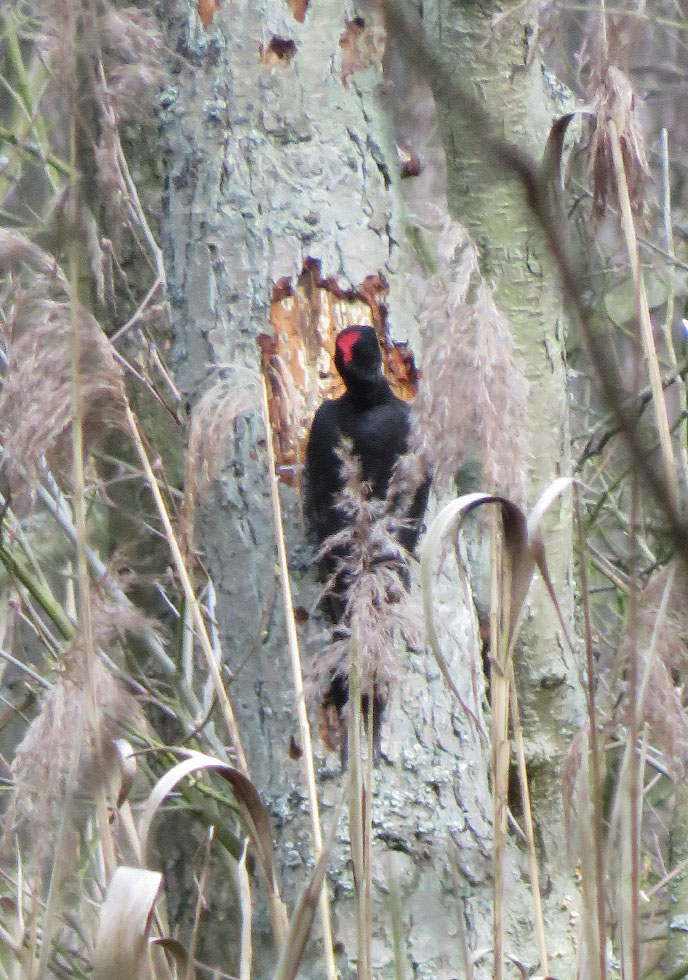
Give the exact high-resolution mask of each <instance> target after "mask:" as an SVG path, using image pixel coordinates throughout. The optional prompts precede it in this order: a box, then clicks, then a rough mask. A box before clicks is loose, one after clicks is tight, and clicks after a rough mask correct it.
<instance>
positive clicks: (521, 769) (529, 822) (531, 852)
mask: <svg viewBox="0 0 688 980" xmlns="http://www.w3.org/2000/svg"><path fill="white" fill-rule="evenodd" d="M510 674H511V676H510V678H509V686H510V691H509V694H510V697H511V725H512V727H513V732H514V741H515V743H516V762H517V764H518V778H519V784H520V787H521V804H522V807H523V818H524V820H525V835H526V841H527V843H528V873H529V875H530V889H531V892H532V896H533V913H534V919H535V938H536V940H537V947H538V955H539V957H540V970H541V972H542V974H543V976H549V957H548V956H547V942H546V939H545V917H544V914H543V911H542V895H541V893H540V869H539V867H538V859H537V852H536V850H535V828H534V827H533V814H532V810H531V806H530V790H529V788H528V771H527V768H526V750H525V743H524V741H523V729H522V728H521V718H520V714H519V710H518V695H517V693H516V684H515V682H514V670H513V664H511V665H510Z"/></svg>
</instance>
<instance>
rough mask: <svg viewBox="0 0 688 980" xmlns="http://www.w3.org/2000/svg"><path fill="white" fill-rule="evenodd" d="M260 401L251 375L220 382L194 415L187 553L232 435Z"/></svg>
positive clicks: (185, 512)
mask: <svg viewBox="0 0 688 980" xmlns="http://www.w3.org/2000/svg"><path fill="white" fill-rule="evenodd" d="M255 401H256V378H255V376H252V375H250V374H249V372H248V371H244V372H242V373H239V372H237V373H236V374H235V376H233V377H231V378H220V379H219V380H218V381H216V382H215V384H214V385H213V386H212V387H211V388H209V389H208V390H207V391H206V392H205V394H204V395H203V396H202V398H201V399H200V400H199V401H198V403H197V404H196V405H195V406H194V409H193V412H192V414H191V427H190V430H189V443H188V446H187V450H186V456H185V460H184V501H183V504H182V529H183V536H184V543H185V547H186V550H187V552H189V553H190V552H192V551H193V546H194V545H193V542H194V513H195V506H196V503H197V502H199V501H202V500H203V499H204V497H205V496H206V495H207V493H208V490H209V489H210V484H211V483H212V481H213V479H214V477H215V474H216V473H217V471H218V469H219V467H220V465H221V464H222V463H223V462H224V461H225V459H226V458H227V449H228V446H229V439H230V431H231V428H232V426H233V425H234V421H235V420H236V418H237V416H238V415H239V414H240V413H241V412H245V411H248V410H249V409H250V408H251V405H252V404H254V405H255Z"/></svg>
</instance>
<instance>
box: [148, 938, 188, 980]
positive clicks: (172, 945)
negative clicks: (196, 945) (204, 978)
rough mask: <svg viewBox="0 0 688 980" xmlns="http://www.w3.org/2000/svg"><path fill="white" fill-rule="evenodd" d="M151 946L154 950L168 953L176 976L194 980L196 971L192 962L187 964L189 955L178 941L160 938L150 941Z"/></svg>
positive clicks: (185, 979)
mask: <svg viewBox="0 0 688 980" xmlns="http://www.w3.org/2000/svg"><path fill="white" fill-rule="evenodd" d="M151 946H153V947H154V948H155V949H164V950H165V952H166V953H169V954H170V956H171V958H172V959H173V960H174V962H175V964H176V966H177V976H180V977H184V980H196V970H195V969H194V965H193V962H189V953H188V950H187V948H186V946H185V945H184V943H180V942H179V940H178V939H171V938H170V937H169V936H162V937H161V938H158V939H152V940H151Z"/></svg>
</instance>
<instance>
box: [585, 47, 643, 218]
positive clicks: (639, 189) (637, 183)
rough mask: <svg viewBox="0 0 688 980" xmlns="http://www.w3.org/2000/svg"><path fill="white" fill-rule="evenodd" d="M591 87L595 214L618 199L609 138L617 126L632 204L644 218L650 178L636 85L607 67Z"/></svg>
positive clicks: (594, 76) (591, 176)
mask: <svg viewBox="0 0 688 980" xmlns="http://www.w3.org/2000/svg"><path fill="white" fill-rule="evenodd" d="M590 87H591V89H592V91H591V97H592V102H593V105H594V109H593V114H592V120H591V124H590V125H591V131H590V137H589V141H588V150H587V153H588V174H589V179H590V181H591V183H592V188H593V211H594V214H595V216H596V217H597V218H601V217H602V216H603V215H604V213H605V210H606V206H607V198H608V196H609V194H610V193H611V194H614V198H615V199H616V179H615V176H614V162H613V159H612V146H611V136H610V125H615V126H616V129H617V132H618V136H619V143H620V144H621V153H622V156H623V162H624V169H625V171H626V181H627V183H628V192H629V195H630V198H631V204H632V206H633V209H634V211H635V212H636V213H637V214H638V215H639V216H640V217H642V215H643V213H644V211H645V207H646V204H647V199H648V192H649V188H650V184H651V177H650V167H649V164H648V162H647V154H646V152H645V137H644V135H643V131H642V128H641V125H640V120H639V119H638V112H637V109H636V107H635V94H634V92H633V86H632V85H631V82H630V79H629V78H628V76H627V75H626V74H625V73H624V72H623V71H621V69H620V68H617V67H616V66H615V65H609V64H608V65H606V66H604V67H602V68H600V69H598V70H596V71H594V72H593V73H592V76H591V82H590Z"/></svg>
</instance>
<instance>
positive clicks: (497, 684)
mask: <svg viewBox="0 0 688 980" xmlns="http://www.w3.org/2000/svg"><path fill="white" fill-rule="evenodd" d="M491 518H492V520H491V536H490V538H491V540H490V650H491V651H494V652H493V654H492V656H491V658H490V665H491V670H490V698H491V709H492V718H491V727H490V740H491V754H492V773H493V781H494V782H493V788H492V829H493V834H494V840H493V842H492V855H493V856H492V865H493V871H494V901H493V906H494V907H493V923H494V944H493V950H494V951H493V957H494V963H493V978H494V980H503V977H504V927H505V921H504V898H505V896H504V875H505V864H504V856H505V849H506V828H507V806H508V787H509V677H510V673H511V672H510V671H508V670H507V658H508V643H509V640H508V623H509V614H508V611H505V609H504V606H503V600H504V599H505V598H506V595H507V593H506V592H504V591H503V590H504V587H505V586H506V585H507V584H508V583H507V581H506V576H507V572H506V566H505V561H506V558H505V556H504V555H503V554H502V552H503V549H502V547H501V538H500V534H499V529H498V523H497V521H498V518H497V514H496V513H494V514H492V515H491ZM508 594H509V595H510V594H511V590H510V589H509V592H508ZM506 601H507V602H508V599H507V600H506ZM505 612H506V615H505Z"/></svg>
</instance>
